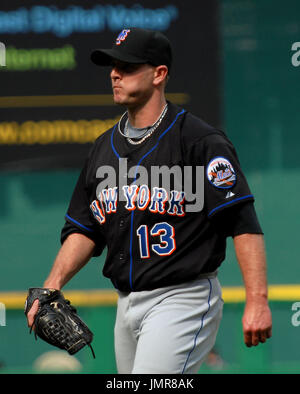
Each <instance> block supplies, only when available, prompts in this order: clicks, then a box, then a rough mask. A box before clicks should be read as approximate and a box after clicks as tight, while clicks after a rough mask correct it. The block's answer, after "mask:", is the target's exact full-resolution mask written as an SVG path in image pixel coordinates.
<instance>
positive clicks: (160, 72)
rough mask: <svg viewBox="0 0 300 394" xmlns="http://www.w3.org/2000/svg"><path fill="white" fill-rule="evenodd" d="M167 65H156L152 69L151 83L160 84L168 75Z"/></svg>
mask: <svg viewBox="0 0 300 394" xmlns="http://www.w3.org/2000/svg"><path fill="white" fill-rule="evenodd" d="M168 71H169V70H168V67H167V66H157V67H156V68H155V71H154V79H153V83H154V85H155V86H158V85H160V84H161V83H162V82H163V81H164V80H166V79H167V77H168Z"/></svg>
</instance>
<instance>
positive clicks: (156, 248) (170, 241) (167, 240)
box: [137, 222, 176, 259]
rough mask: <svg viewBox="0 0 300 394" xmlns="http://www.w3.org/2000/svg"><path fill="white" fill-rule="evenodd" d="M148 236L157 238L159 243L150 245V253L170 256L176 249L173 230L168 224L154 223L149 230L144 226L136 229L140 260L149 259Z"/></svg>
mask: <svg viewBox="0 0 300 394" xmlns="http://www.w3.org/2000/svg"><path fill="white" fill-rule="evenodd" d="M149 235H150V236H151V237H159V243H155V244H152V245H151V248H152V251H153V252H155V253H156V254H157V255H159V256H170V255H171V254H172V253H173V252H174V250H175V249H176V242H175V230H174V227H173V226H171V225H170V224H169V223H166V222H162V223H156V224H155V225H154V226H153V227H152V228H151V230H150V231H149V228H148V226H147V225H146V224H143V225H141V226H140V227H139V228H138V229H137V236H138V238H139V247H140V255H141V258H142V259H148V258H150V248H149Z"/></svg>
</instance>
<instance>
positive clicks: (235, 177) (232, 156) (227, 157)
mask: <svg viewBox="0 0 300 394" xmlns="http://www.w3.org/2000/svg"><path fill="white" fill-rule="evenodd" d="M202 159H203V161H204V209H205V210H206V214H207V216H208V217H209V218H211V217H213V216H214V215H216V214H218V213H220V212H222V211H223V210H225V209H228V208H230V207H233V206H235V205H237V204H241V203H243V202H246V201H254V196H253V194H252V193H251V191H250V188H249V185H248V183H247V180H246V177H245V175H244V173H243V171H242V169H241V166H240V162H239V159H238V156H237V153H236V150H235V148H234V146H233V145H232V143H231V142H230V141H229V139H228V138H227V137H226V135H225V134H223V133H222V132H221V131H220V132H216V133H211V134H210V135H208V136H206V137H204V138H203V141H202Z"/></svg>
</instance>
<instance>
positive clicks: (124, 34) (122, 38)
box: [116, 29, 130, 45]
mask: <svg viewBox="0 0 300 394" xmlns="http://www.w3.org/2000/svg"><path fill="white" fill-rule="evenodd" d="M129 33H130V30H129V29H124V30H122V31H121V33H120V34H119V35H118V38H117V40H116V44H117V45H120V44H121V43H122V41H125V40H126V38H127V36H128V34H129Z"/></svg>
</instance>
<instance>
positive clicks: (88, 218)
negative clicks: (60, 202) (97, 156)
mask: <svg viewBox="0 0 300 394" xmlns="http://www.w3.org/2000/svg"><path fill="white" fill-rule="evenodd" d="M87 166H88V160H87V161H86V163H85V166H84V167H83V169H82V171H81V173H80V175H79V178H78V180H77V183H76V186H75V189H74V191H73V194H72V197H71V201H70V204H69V207H68V210H67V213H66V215H65V220H66V223H65V225H64V227H63V229H62V232H61V242H62V243H63V242H64V241H65V239H66V238H67V237H68V236H69V235H70V234H72V233H79V234H84V235H85V236H87V237H88V238H90V239H91V240H93V241H94V242H95V244H96V249H95V253H94V256H99V255H100V254H101V253H102V251H103V249H104V248H105V246H106V242H105V237H104V235H103V234H102V232H101V231H100V228H99V225H98V224H97V222H96V220H95V219H94V216H93V215H92V213H91V210H90V204H89V189H88V186H87V181H86V178H87Z"/></svg>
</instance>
